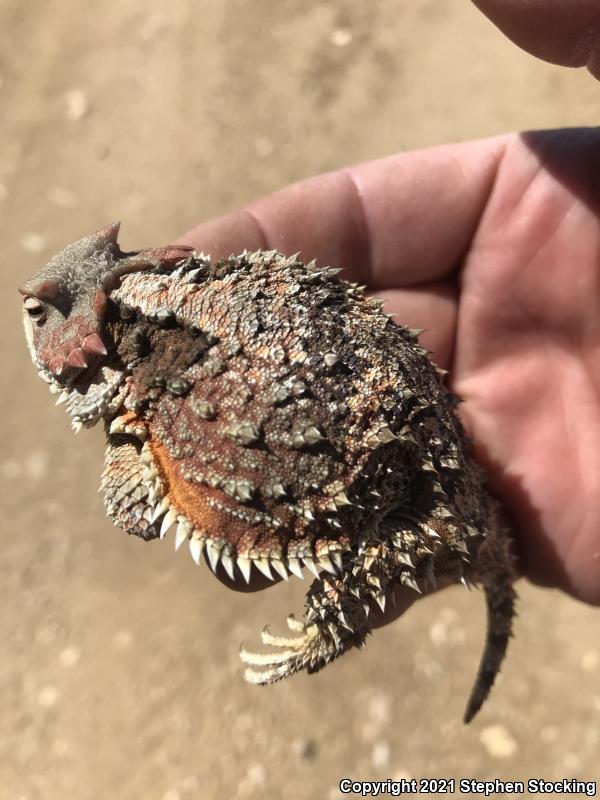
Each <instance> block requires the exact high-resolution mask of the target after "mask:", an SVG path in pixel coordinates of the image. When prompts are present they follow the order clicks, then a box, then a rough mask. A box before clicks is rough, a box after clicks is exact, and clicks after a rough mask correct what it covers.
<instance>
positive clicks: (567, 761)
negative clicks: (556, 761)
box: [562, 753, 581, 770]
mask: <svg viewBox="0 0 600 800" xmlns="http://www.w3.org/2000/svg"><path fill="white" fill-rule="evenodd" d="M562 765H563V768H564V769H567V770H571V769H579V768H580V767H581V758H580V757H579V756H578V755H577V753H566V754H565V756H564V757H563V760H562Z"/></svg>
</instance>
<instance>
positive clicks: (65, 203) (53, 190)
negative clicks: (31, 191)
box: [46, 186, 77, 208]
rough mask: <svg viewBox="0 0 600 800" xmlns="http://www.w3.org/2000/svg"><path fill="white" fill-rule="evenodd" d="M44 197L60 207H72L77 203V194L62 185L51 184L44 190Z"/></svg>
mask: <svg viewBox="0 0 600 800" xmlns="http://www.w3.org/2000/svg"><path fill="white" fill-rule="evenodd" d="M46 197H47V198H48V200H49V201H50V202H51V203H54V205H55V206H60V208H74V207H75V206H76V205H77V195H76V194H74V193H73V192H70V191H69V190H68V189H63V187H62V186H51V187H50V188H49V189H48V191H47V192H46Z"/></svg>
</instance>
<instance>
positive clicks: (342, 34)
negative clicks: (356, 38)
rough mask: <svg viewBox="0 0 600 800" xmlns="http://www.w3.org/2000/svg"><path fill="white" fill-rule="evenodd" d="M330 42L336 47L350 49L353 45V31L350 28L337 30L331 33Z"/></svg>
mask: <svg viewBox="0 0 600 800" xmlns="http://www.w3.org/2000/svg"><path fill="white" fill-rule="evenodd" d="M329 41H330V42H331V44H332V45H333V46H334V47H348V45H349V44H351V43H352V31H351V30H350V29H349V28H336V29H335V30H334V31H332V32H331V36H330V37H329Z"/></svg>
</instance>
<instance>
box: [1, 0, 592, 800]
mask: <svg viewBox="0 0 600 800" xmlns="http://www.w3.org/2000/svg"><path fill="white" fill-rule="evenodd" d="M599 99H600V86H599V85H598V84H596V83H595V82H594V81H593V80H592V79H591V78H590V77H588V76H587V74H585V73H584V72H573V71H568V70H562V69H559V68H555V67H552V66H549V65H544V64H542V63H540V62H537V61H535V60H534V59H532V58H530V57H529V56H527V55H526V54H524V53H521V52H520V51H518V50H516V48H514V47H513V46H512V45H511V44H510V43H508V42H507V41H505V40H504V39H503V38H502V37H501V36H500V34H499V33H497V32H496V31H495V29H494V28H493V27H492V26H491V25H490V24H489V23H488V22H487V21H486V20H485V19H484V18H483V17H481V16H480V15H479V14H478V12H477V11H476V10H475V9H473V8H472V7H471V6H470V4H469V3H468V2H466V0H465V1H464V2H463V1H462V0H411V2H402V0H395V1H392V0H379V2H377V3H363V4H359V3H355V2H352V0H331V2H325V1H324V0H314V2H313V1H312V0H308V1H307V2H306V1H305V2H298V0H203V2H194V1H193V0H171V2H169V3H162V2H160V0H143V2H142V0H121V1H120V2H119V1H118V0H107V2H105V3H102V4H98V3H92V2H89V0H88V2H80V3H72V2H68V0H47V2H45V3H34V2H29V3H23V2H20V0H0V119H1V122H0V232H1V242H2V245H1V248H0V263H1V269H2V284H3V287H4V295H3V300H2V305H1V314H0V326H1V333H0V341H1V342H2V349H1V351H0V353H1V355H0V358H1V365H2V392H1V396H0V404H1V407H0V421H1V422H0V425H1V436H0V441H1V442H2V444H1V450H0V476H1V478H2V480H1V483H0V504H1V509H2V519H3V524H2V542H3V544H2V547H1V549H0V586H1V590H2V596H1V603H0V641H1V650H0V799H1V800H41V799H42V798H43V800H57V799H58V798H66V797H68V798H73V799H74V800H88V799H89V800H91V798H94V799H95V800H96V799H97V798H114V799H115V800H133V798H136V800H138V799H139V798H143V800H192V799H195V798H217V797H218V798H253V797H256V798H261V799H262V800H270V798H280V797H286V798H288V800H296V799H298V800H300V799H303V798H324V800H336V798H338V797H340V796H341V795H340V794H339V791H338V789H337V787H338V784H339V780H340V778H341V777H343V776H347V777H354V778H362V779H367V778H374V779H382V778H386V777H390V778H401V777H416V778H421V777H427V776H447V777H474V778H482V779H483V778H486V779H490V778H504V779H523V778H527V777H532V776H542V777H546V778H549V779H551V778H553V779H559V778H563V777H581V778H587V779H594V778H598V777H600V775H599V772H600V768H599V766H598V752H599V750H600V688H599V687H598V677H599V676H600V644H599V642H598V636H597V631H598V616H597V612H596V611H594V610H592V609H589V608H586V607H584V606H582V605H578V604H576V603H575V602H573V601H571V600H569V599H566V598H565V597H562V596H560V595H558V594H556V593H552V592H544V591H541V590H539V589H535V588H533V587H530V586H527V585H522V586H521V587H520V594H521V596H522V601H521V604H520V608H521V613H520V618H519V620H518V624H517V636H516V639H515V640H514V642H513V644H512V646H511V652H510V657H509V659H508V661H507V663H506V666H505V669H504V671H503V675H502V677H501V679H500V680H499V682H498V685H497V686H496V688H495V691H494V693H493V696H492V698H491V700H490V701H489V702H488V704H487V705H486V707H485V709H484V710H483V712H482V713H481V715H480V716H479V717H478V718H477V720H476V721H475V722H474V723H473V724H472V725H471V726H469V727H464V726H463V725H462V723H461V721H460V719H461V714H462V708H463V704H464V701H465V698H466V696H467V693H468V690H469V688H470V685H471V681H472V678H473V675H474V672H475V667H476V662H477V659H478V656H479V652H480V647H481V640H482V636H483V599H482V597H481V596H479V595H477V594H468V593H467V592H465V591H464V590H462V589H461V590H459V589H454V590H451V591H447V592H445V593H442V594H440V595H438V596H437V597H435V598H430V599H427V600H425V601H423V602H422V603H420V604H419V605H418V606H417V607H415V608H414V609H412V610H411V612H410V614H408V615H407V616H406V617H405V618H404V619H402V620H400V621H398V622H397V623H395V624H394V625H393V626H391V627H389V628H387V629H386V630H385V631H381V632H379V633H378V634H377V635H376V636H374V637H373V638H372V639H371V640H370V642H369V646H368V649H367V651H366V652H365V653H364V654H361V655H358V654H355V655H349V656H347V657H345V658H344V659H342V660H341V661H340V662H338V663H336V664H334V665H332V666H331V667H330V668H328V669H327V670H325V672H323V673H322V674H320V675H318V676H315V677H308V676H304V675H302V676H299V677H297V678H295V679H294V680H292V681H289V682H285V683H284V684H281V685H277V686H275V687H273V688H271V689H269V690H260V689H257V688H254V687H251V686H247V685H245V684H244V683H243V681H242V679H241V668H240V664H239V662H238V655H237V653H238V647H239V643H240V642H241V641H242V640H249V639H252V637H253V636H254V635H255V633H256V632H257V631H258V630H259V629H260V628H261V627H262V626H263V625H264V624H265V623H266V622H273V623H275V624H277V623H279V622H282V621H283V619H284V617H285V614H286V613H287V612H288V611H289V610H293V609H294V608H296V609H297V610H298V609H299V608H300V607H301V600H302V585H301V584H300V583H299V582H297V581H296V582H295V583H294V584H293V585H292V584H290V585H283V586H277V587H275V588H274V589H272V590H270V591H269V592H263V593H261V594H259V595H254V596H240V595H238V594H235V593H233V592H230V591H228V590H227V589H226V588H224V587H223V586H222V585H221V584H219V583H218V582H217V581H216V580H214V578H211V576H210V574H209V572H208V571H207V569H206V568H203V569H201V570H200V572H198V569H197V568H196V567H195V566H194V565H193V563H192V561H191V560H190V559H189V558H187V557H186V556H184V555H179V556H177V557H176V556H175V555H174V554H173V552H172V548H171V546H170V544H168V543H166V542H165V543H163V544H162V545H154V546H150V545H144V543H143V542H141V541H138V540H135V539H133V538H130V537H126V536H124V535H122V534H121V533H120V532H119V531H117V530H116V529H114V528H113V527H112V526H111V524H110V523H109V522H108V521H107V520H106V519H105V517H104V513H103V508H102V504H101V501H100V497H99V495H98V494H97V493H96V490H97V488H98V482H99V472H100V468H101V459H102V443H101V436H100V433H99V432H96V431H94V432H91V433H87V434H82V435H81V436H80V437H73V436H72V434H71V433H70V430H69V423H68V420H67V418H66V416H65V415H64V413H63V412H62V410H61V409H57V408H54V407H53V403H52V402H51V399H50V397H49V395H48V392H47V390H46V388H45V387H44V385H43V384H42V382H41V381H39V380H38V379H37V378H36V376H35V374H34V371H33V369H32V367H31V365H30V363H29V358H28V354H27V353H26V349H25V343H24V338H23V334H22V330H21V321H20V301H19V297H18V296H17V294H16V291H15V287H16V286H17V284H19V283H20V282H21V281H22V280H23V279H24V278H26V277H28V276H29V275H30V274H31V273H32V272H33V271H34V270H35V269H37V268H38V267H39V266H40V265H41V264H43V263H44V262H45V260H46V259H47V258H48V257H49V256H50V255H52V254H53V252H54V251H56V250H57V249H59V248H60V247H61V246H62V245H63V244H65V243H66V242H69V241H71V240H73V239H75V238H78V237H79V236H81V235H83V234H85V233H88V232H90V231H92V230H95V229H96V228H98V227H100V226H101V225H103V224H106V223H107V222H110V221H112V220H115V219H122V220H123V243H124V245H125V247H132V248H133V247H135V246H141V245H142V244H158V243H166V242H168V241H170V240H171V239H172V238H174V237H175V236H177V235H179V234H180V233H182V232H183V231H184V230H186V229H187V228H188V227H190V226H191V225H193V224H194V223H196V222H198V221H200V220H202V219H205V218H208V217H210V216H213V215H216V214H218V213H220V212H223V211H225V210H228V209H230V208H232V207H234V206H236V205H238V204H240V203H242V202H244V201H246V200H249V199H251V198H253V197H255V196H258V195H260V194H264V193H267V192H269V191H271V190H273V189H275V188H277V187H279V186H282V185H284V184H286V183H288V182H291V181H293V180H295V179H298V178H301V177H303V176H308V175H311V174H313V173H316V172H319V171H323V170H327V169H330V168H333V167H336V166H339V165H342V164H344V163H349V162H354V161H358V160H362V159H367V158H373V157H376V156H379V155H383V154H387V153H391V152H394V151H398V150H404V149H410V148H415V147H422V146H426V145H432V144H436V143H441V142H446V141H450V140H457V139H461V140H462V139H469V138H475V137H480V136H487V135H491V134H495V133H498V132H502V131H505V130H508V129H523V128H528V127H551V126H559V125H576V124H590V123H593V122H595V121H597V119H598V111H599ZM593 632H594V633H593Z"/></svg>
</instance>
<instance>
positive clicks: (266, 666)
mask: <svg viewBox="0 0 600 800" xmlns="http://www.w3.org/2000/svg"><path fill="white" fill-rule="evenodd" d="M117 234H118V225H113V226H107V228H104V229H102V230H101V231H99V232H98V233H97V234H94V235H92V236H90V237H86V238H85V239H82V240H80V241H79V242H76V243H75V244H74V245H70V246H69V247H67V248H65V250H64V251H62V252H61V253H60V254H59V255H58V256H56V257H55V258H54V259H52V261H51V262H50V263H49V264H48V265H47V267H46V268H45V269H44V270H42V271H41V273H39V274H38V275H37V276H35V277H34V278H33V279H32V280H30V281H28V282H27V283H26V284H25V285H24V286H23V287H22V289H21V291H22V293H23V294H24V296H25V303H24V315H25V327H26V333H27V340H28V344H29V347H30V351H31V354H32V358H33V360H34V363H35V365H36V367H37V369H38V370H39V373H40V375H41V377H42V378H43V379H44V380H45V381H46V382H48V383H49V384H50V388H51V391H53V392H58V393H60V397H59V402H63V401H65V400H66V405H65V407H66V409H67V411H68V413H69V414H71V416H72V420H73V425H74V427H75V428H76V429H78V428H80V427H90V426H91V425H93V424H95V423H96V422H98V421H99V420H100V419H102V420H103V421H104V423H105V428H106V435H107V450H106V460H105V469H104V472H103V475H102V483H101V487H102V491H103V492H104V496H105V502H106V507H107V512H108V514H109V516H110V517H111V518H112V519H113V520H114V522H115V523H116V524H117V525H119V526H120V527H122V528H123V529H124V530H126V531H127V532H129V533H132V534H135V535H137V536H141V537H142V538H144V539H160V538H163V537H165V536H168V535H169V534H170V533H171V532H173V536H174V545H175V548H176V549H179V548H181V546H182V545H183V544H184V543H186V542H187V544H188V548H187V549H189V551H190V555H191V558H192V559H193V560H194V561H195V562H196V563H198V564H200V563H201V562H202V560H203V557H204V559H206V561H207V562H208V564H209V566H210V568H211V569H212V571H213V572H218V571H219V570H220V569H221V568H222V569H223V571H224V573H225V574H227V576H228V577H229V578H230V579H231V580H241V581H245V582H249V581H250V580H251V579H252V576H253V573H254V570H257V572H258V573H260V574H261V575H263V576H266V577H267V578H268V579H271V580H278V579H285V580H287V579H288V578H289V576H290V575H294V576H296V577H298V578H302V577H303V568H307V570H308V571H309V573H312V575H313V576H314V580H313V581H312V584H311V585H310V587H309V589H308V592H307V596H306V608H305V613H304V619H303V620H302V621H298V620H295V619H293V618H289V619H288V625H289V627H290V629H291V630H292V632H293V633H294V636H293V637H291V638H290V637H280V636H274V635H272V634H270V633H268V632H264V633H263V639H262V641H263V644H264V645H266V646H267V647H268V648H270V650H269V652H267V653H263V654H253V653H251V652H249V651H247V650H243V651H242V653H241V655H242V658H243V660H244V661H245V662H246V663H247V664H248V665H249V666H248V669H247V670H246V673H245V674H246V678H247V679H248V680H249V681H251V682H253V683H262V684H264V683H271V682H273V681H275V680H279V679H280V678H283V677H286V676H288V675H291V674H292V673H294V672H296V671H298V670H300V669H306V670H308V671H309V672H315V671H317V670H319V669H321V668H322V667H323V666H325V665H326V664H327V663H329V662H330V661H331V660H332V659H334V658H336V657H337V656H339V655H341V654H342V653H344V652H346V651H347V650H349V649H351V648H352V647H362V646H364V643H365V639H366V636H367V634H368V633H370V631H371V626H372V613H371V612H372V611H373V610H377V608H379V609H381V611H383V610H384V609H385V607H386V602H387V600H389V599H390V598H391V599H393V598H394V591H395V589H396V588H397V587H398V586H404V587H408V588H410V589H411V590H412V591H416V592H420V591H422V590H424V589H425V588H426V587H427V586H433V585H435V580H436V576H437V577H440V576H444V577H446V578H451V579H452V580H455V581H461V580H462V581H464V582H467V583H481V584H483V586H484V589H485V592H486V599H487V604H488V617H489V622H490V630H489V635H488V639H487V642H486V649H485V651H484V655H483V658H482V665H481V668H480V672H479V676H478V679H477V683H476V685H475V688H474V690H473V694H472V697H471V700H470V702H469V706H468V709H467V715H466V717H467V718H471V717H472V716H473V714H474V713H475V712H476V711H477V709H478V708H479V706H480V705H481V703H482V702H483V700H484V699H485V696H486V694H487V692H488V690H489V688H490V686H491V684H492V682H493V680H494V677H495V674H496V673H497V671H498V668H499V666H500V662H501V660H502V657H503V655H504V650H505V648H506V643H507V641H508V636H509V634H510V628H511V619H512V614H513V601H514V592H513V589H512V581H513V578H514V570H513V557H512V555H511V552H510V541H509V539H508V537H507V534H506V531H505V530H504V529H503V528H502V527H501V526H500V525H499V524H498V521H497V518H496V507H495V503H494V502H493V500H492V499H491V498H490V497H489V495H488V494H487V493H486V491H485V488H484V483H483V476H482V474H481V472H480V470H479V469H478V467H477V466H476V464H475V463H474V462H473V460H472V458H471V455H470V451H469V445H468V442H467V439H466V437H465V435H464V432H463V429H462V427H461V425H460V422H459V420H458V419H457V417H456V416H455V414H454V408H455V406H456V399H455V398H454V397H452V395H450V394H449V393H448V391H447V390H446V389H445V387H444V385H443V382H442V380H443V378H442V374H441V371H440V370H437V369H436V367H435V366H434V365H433V364H432V362H431V361H430V360H429V358H428V355H427V353H426V351H425V350H424V349H423V348H422V347H421V346H420V345H419V342H418V336H419V334H420V331H419V330H410V329H408V328H404V327H402V326H399V325H396V324H395V323H394V322H393V321H392V319H391V318H390V316H389V315H387V314H385V313H383V311H382V309H381V302H380V301H375V300H372V299H367V298H366V297H365V295H364V292H363V288H364V287H360V286H358V285H356V284H351V283H347V282H345V281H342V280H340V279H339V278H338V277H337V273H338V270H337V269H331V268H317V267H316V266H315V264H314V263H311V264H309V265H305V264H303V263H301V262H300V261H299V260H298V257H297V255H296V256H290V257H286V256H283V255H281V254H279V253H277V252H276V251H269V252H260V251H259V252H256V253H248V252H245V253H243V254H241V255H238V256H232V257H231V258H228V259H223V260H221V261H217V262H212V261H211V260H210V259H209V258H208V257H207V256H205V255H203V254H200V255H198V254H194V253H191V252H190V250H189V248H184V247H167V248H155V249H151V250H145V251H140V252H138V253H123V252H122V251H121V250H120V248H119V246H118V243H117ZM65 308H71V309H72V310H71V312H70V313H69V314H68V315H67V316H66V317H65V315H64V309H65Z"/></svg>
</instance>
